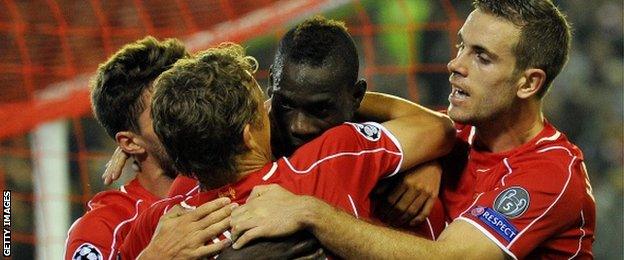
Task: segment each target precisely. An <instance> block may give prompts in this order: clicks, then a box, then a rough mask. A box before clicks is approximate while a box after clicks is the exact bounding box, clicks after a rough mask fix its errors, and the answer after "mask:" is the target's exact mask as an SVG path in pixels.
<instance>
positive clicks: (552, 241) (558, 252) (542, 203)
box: [442, 122, 596, 259]
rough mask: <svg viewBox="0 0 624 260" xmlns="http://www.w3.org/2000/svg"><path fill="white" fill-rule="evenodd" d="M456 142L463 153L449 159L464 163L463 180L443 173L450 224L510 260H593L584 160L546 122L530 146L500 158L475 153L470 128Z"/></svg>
mask: <svg viewBox="0 0 624 260" xmlns="http://www.w3.org/2000/svg"><path fill="white" fill-rule="evenodd" d="M457 136H458V144H457V146H456V148H457V147H463V149H464V151H463V152H462V151H461V150H462V149H461V148H460V149H457V150H455V151H454V154H463V156H464V157H465V156H466V155H468V158H469V159H468V161H467V163H466V164H464V165H463V166H464V167H463V169H460V171H458V172H456V173H459V172H461V174H458V175H454V173H452V172H445V178H447V179H445V183H444V184H445V185H444V189H443V193H442V202H443V204H444V206H445V207H446V209H447V214H448V216H449V217H450V218H451V219H459V220H462V221H467V222H468V223H470V224H472V225H474V226H475V227H476V228H477V229H478V230H480V231H481V232H483V233H484V234H485V235H486V236H487V237H488V238H489V239H491V240H492V241H494V242H495V243H496V244H497V245H498V246H499V247H500V248H501V249H502V250H503V251H504V252H505V253H507V254H508V255H509V256H511V257H513V258H514V259H518V258H519V259H522V258H528V259H543V258H549V259H550V258H556V259H559V258H566V259H568V258H583V259H584V258H591V257H592V243H593V241H594V228H595V225H596V223H595V217H596V216H595V214H596V210H595V201H594V198H593V196H592V190H591V186H590V184H589V179H588V176H587V172H586V169H585V164H584V163H583V154H582V152H581V151H580V150H579V149H578V148H577V147H576V146H575V145H573V144H572V143H570V141H568V139H567V138H566V136H565V135H564V134H562V133H561V132H559V131H557V129H555V128H554V127H553V126H552V125H551V124H550V123H548V122H545V127H544V129H543V130H542V131H541V132H540V133H539V134H538V135H537V136H536V137H535V138H533V139H532V140H531V141H529V142H527V143H525V144H523V145H522V146H520V147H517V148H515V149H513V150H510V151H506V152H502V153H491V152H486V151H480V150H478V148H475V147H473V146H472V143H473V141H474V139H475V128H474V127H472V126H460V127H459V128H458V134H457ZM458 150H459V152H458ZM456 152H458V153H456ZM461 159H462V158H459V157H458V158H454V159H452V160H451V161H450V162H451V163H458V162H461ZM461 170H463V171H461ZM454 177H455V178H454Z"/></svg>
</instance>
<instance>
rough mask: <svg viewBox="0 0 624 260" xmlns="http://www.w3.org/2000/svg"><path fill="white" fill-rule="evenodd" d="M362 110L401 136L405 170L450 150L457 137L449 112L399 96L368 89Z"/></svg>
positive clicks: (398, 138) (361, 111)
mask: <svg viewBox="0 0 624 260" xmlns="http://www.w3.org/2000/svg"><path fill="white" fill-rule="evenodd" d="M358 113H359V114H362V115H364V116H365V117H367V118H370V119H374V120H375V121H377V122H383V123H382V125H383V126H384V127H385V128H386V129H388V130H389V131H390V132H392V134H393V135H394V136H395V137H396V138H397V140H398V142H399V143H400V145H401V148H402V150H403V163H402V164H401V169H400V170H401V171H404V170H407V169H409V168H412V167H414V166H416V165H418V164H421V163H424V162H428V161H431V160H433V159H436V158H438V157H440V156H443V155H445V154H447V153H448V152H449V151H450V150H451V148H452V146H453V142H454V140H455V128H454V127H453V122H452V121H451V119H450V118H449V117H448V116H446V115H444V114H442V113H438V112H435V111H433V110H430V109H427V108H425V107H423V106H420V105H418V104H416V103H413V102H410V101H408V100H405V99H402V98H399V97H395V96H391V95H387V94H382V93H376V92H367V93H366V95H365V96H364V99H363V100H362V103H361V106H360V108H359V110H358Z"/></svg>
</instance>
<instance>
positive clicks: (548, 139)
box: [535, 131, 561, 145]
mask: <svg viewBox="0 0 624 260" xmlns="http://www.w3.org/2000/svg"><path fill="white" fill-rule="evenodd" d="M559 136H561V133H560V132H559V131H556V132H555V134H554V135H552V136H549V137H544V138H542V139H539V140H537V142H535V144H536V145H537V144H539V143H541V142H543V141H555V140H557V139H558V138H559Z"/></svg>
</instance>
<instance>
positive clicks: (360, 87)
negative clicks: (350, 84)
mask: <svg viewBox="0 0 624 260" xmlns="http://www.w3.org/2000/svg"><path fill="white" fill-rule="evenodd" d="M366 88H367V85H366V80H364V79H360V80H358V81H357V82H355V86H354V88H353V89H354V90H353V106H354V107H353V109H354V110H357V109H358V108H359V107H360V103H361V102H362V99H363V98H364V94H366Z"/></svg>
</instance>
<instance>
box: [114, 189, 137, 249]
mask: <svg viewBox="0 0 624 260" xmlns="http://www.w3.org/2000/svg"><path fill="white" fill-rule="evenodd" d="M122 188H123V186H122ZM142 202H143V200H137V202H136V204H135V207H134V209H135V210H134V215H133V216H132V217H131V218H129V219H126V220H124V221H122V222H121V223H119V224H118V225H117V226H116V227H115V230H114V231H113V242H112V243H111V247H110V249H111V253H110V254H109V255H108V259H109V260H110V259H113V256H115V255H116V254H117V252H116V250H115V244H116V243H117V232H119V229H120V228H121V227H123V226H124V225H126V224H128V223H129V222H132V221H134V220H135V219H136V218H137V217H138V216H139V204H141V203H142Z"/></svg>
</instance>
